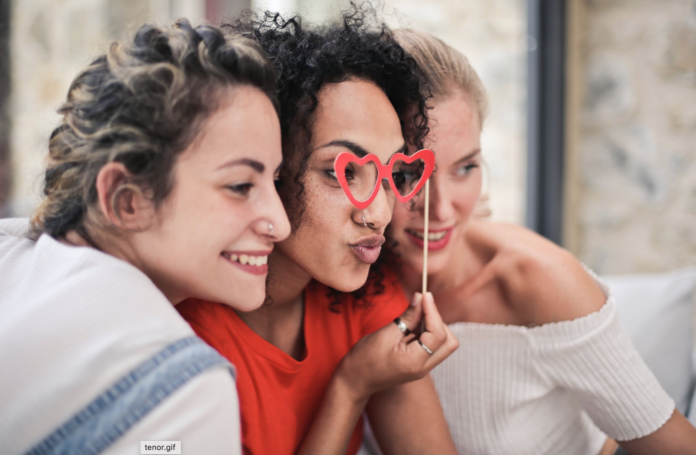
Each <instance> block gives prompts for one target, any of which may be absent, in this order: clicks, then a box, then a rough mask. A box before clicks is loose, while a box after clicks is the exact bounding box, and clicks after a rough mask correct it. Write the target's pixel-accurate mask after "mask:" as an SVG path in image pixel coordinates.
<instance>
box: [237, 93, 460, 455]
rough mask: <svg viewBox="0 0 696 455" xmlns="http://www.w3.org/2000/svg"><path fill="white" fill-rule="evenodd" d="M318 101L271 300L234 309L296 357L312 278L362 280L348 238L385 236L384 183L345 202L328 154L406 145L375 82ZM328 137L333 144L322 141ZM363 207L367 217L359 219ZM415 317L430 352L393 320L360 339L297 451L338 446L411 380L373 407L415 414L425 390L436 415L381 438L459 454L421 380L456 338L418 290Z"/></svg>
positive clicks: (345, 283)
mask: <svg viewBox="0 0 696 455" xmlns="http://www.w3.org/2000/svg"><path fill="white" fill-rule="evenodd" d="M318 101H319V104H318V110H317V113H316V118H315V121H314V124H313V140H312V143H311V149H312V150H313V153H312V156H311V157H310V159H309V163H308V171H307V173H306V174H305V177H304V181H303V183H304V186H305V192H304V198H305V203H306V206H305V212H304V213H303V218H302V222H301V225H300V227H299V229H298V230H297V231H296V232H294V233H293V234H292V235H291V236H290V237H289V238H288V239H287V240H286V241H284V242H282V243H281V244H279V245H278V247H277V248H276V250H275V251H274V252H273V254H272V255H271V256H270V258H269V259H270V269H271V278H270V281H269V294H270V296H271V298H272V299H273V304H272V305H270V306H264V307H262V308H260V309H258V310H256V311H252V312H248V313H238V314H239V316H240V318H242V320H244V322H245V323H246V324H247V325H248V326H249V327H250V328H251V329H252V330H254V331H255V332H256V333H257V334H259V335H260V336H261V337H262V338H264V339H265V340H266V341H268V342H269V343H271V344H273V345H275V346H276V347H277V348H279V349H281V350H282V351H284V352H285V353H286V354H288V355H290V356H292V357H294V358H295V359H299V358H300V356H301V354H302V352H303V348H304V337H303V331H302V320H303V314H304V302H303V299H302V292H303V290H304V288H305V287H306V286H307V284H308V283H309V282H310V280H311V279H312V278H314V279H317V280H318V281H320V282H322V283H324V284H326V285H328V286H332V287H334V288H335V289H339V290H341V291H345V292H349V291H354V290H356V289H358V288H359V287H361V286H362V285H363V284H364V283H365V281H366V279H367V275H368V272H369V265H368V264H366V263H364V262H362V261H361V260H360V259H359V257H358V256H357V255H356V254H355V252H354V251H353V248H352V247H351V245H352V244H354V243H355V242H357V241H359V240H360V239H363V238H365V237H366V236H370V235H377V236H381V235H383V233H384V230H385V229H386V226H387V224H388V223H389V221H390V220H391V212H392V210H393V207H394V203H395V197H394V195H393V194H391V190H390V189H389V186H388V184H387V185H382V186H380V189H379V194H378V195H377V197H376V199H375V201H374V202H373V203H372V205H370V207H368V209H366V210H359V209H356V208H355V207H354V206H353V205H352V204H351V203H350V201H349V200H348V198H347V197H346V196H345V194H344V193H343V190H342V189H341V187H340V186H339V184H338V182H337V181H336V180H335V178H334V177H333V176H332V174H333V161H334V159H335V158H336V156H337V155H338V154H339V153H342V152H351V151H355V150H356V149H355V147H353V150H351V149H350V148H347V147H345V146H339V145H335V141H337V140H341V141H350V142H351V143H353V144H355V145H357V146H359V147H360V148H362V149H363V150H364V151H366V152H368V153H374V154H375V155H377V156H378V157H379V159H380V161H381V162H382V163H387V162H388V161H389V158H390V157H391V155H392V154H394V153H397V152H399V151H402V150H403V149H404V147H405V145H404V139H403V136H402V132H401V128H400V124H399V120H398V117H397V115H396V112H395V111H394V109H393V107H392V106H391V104H390V102H389V100H388V98H387V97H386V95H385V94H384V93H383V92H382V91H381V90H380V89H379V88H378V87H377V86H376V85H375V84H373V83H371V82H367V81H363V80H358V79H351V80H348V81H345V82H341V83H338V84H327V85H326V86H324V87H323V88H322V90H321V91H320V92H319V98H318ZM331 143H334V145H327V144H331ZM363 215H364V216H365V219H366V221H367V222H368V223H369V225H368V226H364V224H363V221H362V216H363ZM422 318H425V320H426V328H427V333H424V334H423V335H422V340H423V343H425V344H426V345H427V346H428V347H430V348H431V349H432V350H433V351H434V352H435V353H434V354H433V355H432V356H429V355H428V354H427V353H426V352H425V351H424V350H423V349H422V348H421V347H420V346H419V345H418V344H417V343H413V342H412V341H413V335H411V336H410V337H404V336H403V334H402V333H401V331H399V329H398V328H397V327H396V325H395V324H389V325H387V326H386V327H384V328H383V329H381V330H379V331H377V332H375V333H373V334H371V335H369V336H367V337H365V338H363V339H362V340H361V341H360V342H359V343H358V344H357V345H356V346H354V348H353V349H352V350H351V352H350V353H349V354H347V355H346V357H344V359H343V360H342V362H341V364H340V365H339V367H338V368H337V370H336V372H335V373H334V376H333V379H332V381H331V383H330V384H329V387H328V391H327V393H326V395H325V397H324V401H323V404H322V408H321V409H320V411H319V413H318V415H317V416H316V418H315V420H314V423H313V426H312V428H311V429H310V431H309V433H308V435H307V437H306V438H305V441H304V442H303V446H302V448H301V450H300V453H302V454H341V453H345V450H346V448H347V445H348V441H349V438H350V435H351V433H352V431H353V428H354V426H355V423H356V421H357V419H358V417H359V416H360V414H361V413H362V412H363V409H364V407H365V406H366V404H367V403H368V401H371V397H373V396H374V397H377V396H378V395H379V393H381V391H384V390H389V389H390V388H395V389H394V390H396V388H398V387H401V386H402V384H403V383H405V382H409V381H415V380H418V381H415V382H413V383H411V384H410V385H409V386H407V387H404V389H403V391H402V393H401V394H396V393H394V394H393V395H392V396H391V397H390V396H384V397H382V398H381V404H380V403H378V404H376V405H375V406H371V407H370V409H372V408H377V409H382V410H389V411H391V412H394V413H397V414H398V413H402V414H404V415H413V413H414V412H417V410H416V409H414V408H413V406H417V405H419V403H421V402H422V400H421V401H419V400H415V399H414V400H410V399H408V397H411V398H412V397H417V396H422V397H430V398H431V399H430V401H429V407H426V406H424V407H423V410H424V412H425V413H426V414H425V415H428V414H429V413H432V414H433V417H432V418H431V419H429V420H427V423H426V429H425V430H424V431H422V432H421V433H413V432H408V428H407V427H405V428H397V427H395V425H390V426H389V428H388V429H386V430H385V431H383V432H382V433H381V436H382V437H383V438H384V440H395V439H397V438H401V440H402V445H403V446H404V447H407V448H406V449H404V451H402V452H401V453H422V452H424V451H427V448H428V447H430V448H435V449H436V451H437V453H443V454H446V453H451V454H454V453H456V452H455V450H454V446H453V444H452V441H451V437H450V436H449V432H448V430H447V426H446V422H445V421H444V417H443V415H442V409H441V408H440V407H439V402H438V401H437V400H436V395H435V391H434V388H433V386H432V383H431V382H430V381H429V380H428V379H427V378H426V380H422V379H423V378H424V377H426V375H427V373H428V372H429V371H430V369H432V368H433V367H434V366H435V365H437V364H438V363H440V362H441V361H442V360H443V359H444V358H446V357H447V356H448V355H449V354H450V353H451V352H453V351H454V349H456V348H457V346H458V345H457V342H456V340H455V339H454V337H453V336H452V334H451V333H450V332H449V330H448V329H447V327H446V326H445V325H444V324H443V323H442V320H441V319H440V316H439V314H438V313H437V309H436V307H435V304H434V302H433V301H432V296H428V297H427V298H426V299H424V301H423V302H421V301H420V298H417V301H416V302H415V304H414V305H412V307H410V308H409V310H407V311H406V313H404V315H403V316H402V319H404V321H405V322H406V323H407V324H408V325H409V327H411V328H412V329H415V328H416V327H417V326H419V324H420V320H421V319H422ZM438 415H439V417H438ZM424 435H425V436H424ZM416 436H417V437H416Z"/></svg>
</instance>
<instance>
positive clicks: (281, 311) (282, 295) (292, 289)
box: [237, 248, 312, 360]
mask: <svg viewBox="0 0 696 455" xmlns="http://www.w3.org/2000/svg"><path fill="white" fill-rule="evenodd" d="M268 270H269V276H268V284H267V291H266V292H268V295H269V296H270V297H271V299H272V302H271V304H270V305H263V306H261V308H259V309H257V310H254V311H250V312H248V313H242V312H237V314H238V315H239V318H240V319H241V320H242V321H244V323H245V324H246V325H248V326H249V328H251V329H252V330H253V331H254V332H256V334H257V335H259V336H260V337H261V338H263V339H264V340H266V341H268V342H269V343H271V344H272V345H274V346H276V347H277V348H279V349H281V350H282V351H284V352H285V353H286V354H288V355H290V356H292V357H293V358H295V359H296V360H299V359H300V357H301V355H302V352H303V349H304V337H303V336H302V326H303V320H304V305H303V302H304V300H303V298H302V294H303V291H304V289H305V288H306V287H307V285H308V284H309V282H310V281H311V279H312V277H311V276H310V275H309V274H307V272H305V271H304V270H303V269H302V268H300V266H299V265H297V264H296V263H295V262H293V261H292V260H291V259H290V258H289V257H287V256H286V255H285V254H284V253H283V252H282V251H280V250H279V249H278V248H276V249H274V250H273V253H271V255H270V256H269V257H268Z"/></svg>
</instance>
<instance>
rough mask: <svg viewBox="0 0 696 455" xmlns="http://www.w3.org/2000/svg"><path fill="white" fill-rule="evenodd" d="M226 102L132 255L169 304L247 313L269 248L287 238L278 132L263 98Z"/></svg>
mask: <svg viewBox="0 0 696 455" xmlns="http://www.w3.org/2000/svg"><path fill="white" fill-rule="evenodd" d="M224 96H225V99H224V100H223V102H222V103H221V107H220V109H218V110H217V112H215V113H214V114H212V115H211V116H210V117H209V118H208V119H206V120H205V121H204V122H203V124H202V127H201V132H200V134H199V136H198V137H197V138H196V139H195V140H194V141H193V143H192V144H191V145H190V146H189V147H188V148H187V149H186V150H185V151H184V152H182V154H181V155H180V156H179V158H178V159H177V162H176V164H175V166H174V171H173V174H174V175H173V178H174V186H173V189H172V191H171V193H170V195H169V196H168V197H167V199H166V200H165V201H164V203H163V204H162V206H161V207H160V210H159V212H158V214H157V221H156V223H154V224H155V225H154V226H152V228H150V229H147V230H146V231H144V232H142V233H138V234H137V235H136V236H134V239H133V243H134V244H133V249H134V250H135V251H136V252H137V255H138V262H139V265H140V266H141V268H142V269H143V271H144V272H145V273H146V274H147V275H148V276H149V277H150V278H151V279H152V280H153V281H154V282H155V284H156V285H157V286H158V287H159V288H160V289H161V290H162V291H163V292H164V294H165V295H167V297H169V298H170V300H172V301H173V302H175V303H176V302H178V301H180V300H182V299H184V298H187V297H197V298H201V299H206V300H211V301H214V302H222V303H225V304H227V305H230V306H231V307H233V308H235V309H239V310H242V311H249V310H253V309H255V308H257V307H259V306H260V305H261V304H262V303H263V301H264V298H265V294H266V290H265V281H266V274H267V268H268V267H267V266H266V265H265V263H266V260H267V256H268V254H270V253H271V251H272V249H273V242H274V241H279V240H283V239H284V238H286V237H287V236H288V235H289V233H290V225H289V222H288V219H287V216H286V214H285V210H284V209H283V206H282V203H281V202H280V199H279V197H278V194H277V192H276V190H275V186H274V176H275V173H276V172H277V169H278V168H279V166H280V164H281V144H280V125H279V121H278V116H277V115H276V112H275V110H274V109H273V105H272V104H271V102H270V101H269V100H268V98H267V97H266V96H265V95H264V94H263V93H262V92H261V91H259V90H257V89H255V88H252V87H247V86H242V87H237V88H234V89H231V90H229V91H228V92H226V93H225V95H224ZM269 223H272V225H273V228H272V229H270V226H269Z"/></svg>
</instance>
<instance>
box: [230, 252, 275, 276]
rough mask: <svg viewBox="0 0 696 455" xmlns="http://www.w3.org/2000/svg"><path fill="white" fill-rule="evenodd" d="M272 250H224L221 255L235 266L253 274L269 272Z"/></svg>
mask: <svg viewBox="0 0 696 455" xmlns="http://www.w3.org/2000/svg"><path fill="white" fill-rule="evenodd" d="M269 254H271V252H270V251H223V252H222V253H220V255H221V256H222V257H223V258H224V259H225V260H227V262H229V263H230V264H232V265H234V266H235V267H237V268H239V269H241V270H243V271H245V272H247V273H251V274H252V275H266V274H267V273H268V255H269Z"/></svg>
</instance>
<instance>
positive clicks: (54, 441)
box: [25, 336, 235, 455]
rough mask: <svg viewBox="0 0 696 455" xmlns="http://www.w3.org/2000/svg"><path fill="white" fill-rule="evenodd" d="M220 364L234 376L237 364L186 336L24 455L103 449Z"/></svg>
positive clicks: (73, 454)
mask: <svg viewBox="0 0 696 455" xmlns="http://www.w3.org/2000/svg"><path fill="white" fill-rule="evenodd" d="M217 366H226V367H227V368H229V369H230V372H231V373H232V376H233V378H234V374H235V373H234V367H233V366H232V365H231V364H230V363H229V362H228V361H227V360H225V358H224V357H222V356H221V355H220V354H218V352H217V351H215V350H214V349H213V348H211V347H210V346H208V345H207V344H205V343H204V342H203V341H202V340H201V339H200V338H197V337H195V336H192V337H188V338H182V339H181V340H178V341H176V342H174V343H172V344H170V345H169V346H167V347H166V348H165V349H163V350H162V351H160V352H158V353H157V354H155V355H154V356H153V357H151V358H150V359H149V360H147V361H145V362H144V363H142V364H141V365H140V366H138V367H137V368H135V369H134V370H133V371H131V372H130V373H128V374H127V375H126V376H124V377H122V378H121V379H119V380H118V382H116V383H115V384H114V385H112V386H111V387H110V388H109V389H107V390H106V391H105V392H104V393H102V394H101V395H99V396H98V397H97V398H95V399H94V400H93V401H92V402H91V403H89V404H88V405H87V406H86V407H84V408H83V409H82V410H80V411H78V412H77V414H75V415H74V416H73V417H71V418H70V419H69V420H68V421H67V422H65V423H64V424H63V425H61V426H60V427H59V428H58V429H57V430H55V431H54V432H53V433H51V434H50V435H48V437H46V438H45V439H44V440H42V441H41V442H40V443H38V444H37V445H35V446H34V447H32V448H31V449H30V450H29V451H27V452H26V453H25V455H49V454H50V455H96V454H99V453H101V452H102V451H103V450H104V449H106V448H107V447H109V445H111V444H112V443H113V442H114V441H116V440H117V439H118V438H120V437H121V436H123V435H124V434H125V433H126V432H127V431H128V430H129V429H130V428H131V427H133V426H134V425H135V424H137V423H138V422H139V421H140V420H141V419H142V418H143V417H145V416H146V415H147V413H148V412H150V411H152V410H153V409H154V408H155V407H156V406H157V405H159V404H160V403H162V402H163V401H164V400H165V399H166V398H167V397H168V396H169V395H171V394H172V393H174V392H175V391H176V390H177V389H178V388H180V387H181V386H183V385H184V384H186V383H187V382H188V381H189V380H190V379H192V378H194V377H195V376H197V375H198V374H199V373H202V372H204V371H206V370H208V369H210V368H213V367H217ZM133 450H134V451H137V450H138V448H137V447H134V448H133ZM133 453H135V452H133Z"/></svg>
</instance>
